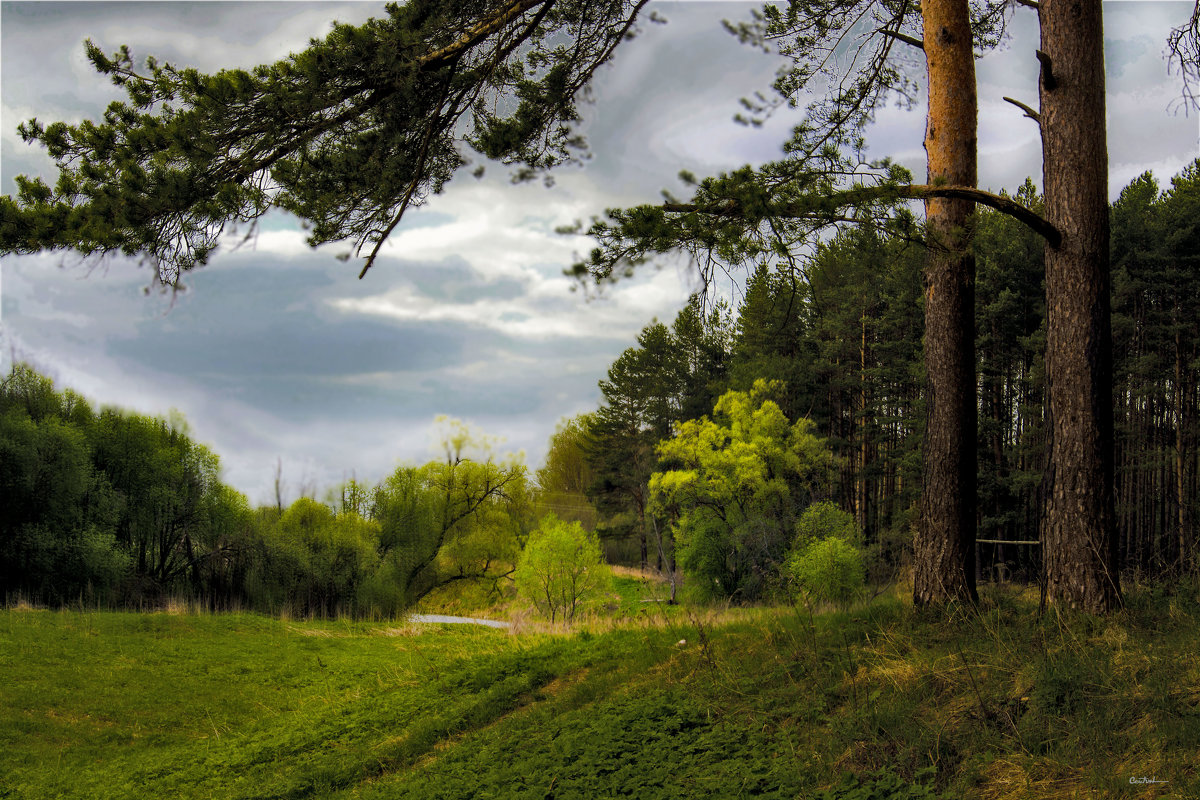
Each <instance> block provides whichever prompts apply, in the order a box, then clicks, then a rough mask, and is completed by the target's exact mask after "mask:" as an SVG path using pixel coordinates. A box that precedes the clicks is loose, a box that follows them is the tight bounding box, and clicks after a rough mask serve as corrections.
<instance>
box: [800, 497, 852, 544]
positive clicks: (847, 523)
mask: <svg viewBox="0 0 1200 800" xmlns="http://www.w3.org/2000/svg"><path fill="white" fill-rule="evenodd" d="M830 537H837V538H838V539H841V540H842V541H843V542H849V543H851V544H857V543H858V540H859V538H860V537H859V532H858V526H857V525H856V524H855V522H854V517H853V516H852V515H851V514H849V513H847V512H845V511H843V510H842V509H840V508H838V507H837V504H836V503H831V502H829V501H828V500H822V501H820V502H819V503H813V504H812V505H810V506H809V507H808V508H806V509H804V513H803V514H801V515H800V519H799V521H798V522H797V523H796V543H797V544H800V545H803V546H804V547H807V546H808V545H809V544H811V543H813V542H816V541H820V540H821V539H828V538H830Z"/></svg>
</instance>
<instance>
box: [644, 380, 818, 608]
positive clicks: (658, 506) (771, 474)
mask: <svg viewBox="0 0 1200 800" xmlns="http://www.w3.org/2000/svg"><path fill="white" fill-rule="evenodd" d="M779 389H780V385H779V383H778V382H777V381H770V382H769V381H765V380H758V381H755V383H754V388H753V389H752V390H751V391H750V392H736V391H731V392H727V393H726V394H724V395H722V397H721V398H720V399H719V400H718V401H717V403H716V406H715V408H714V409H713V418H712V419H709V418H707V417H704V418H702V419H698V420H692V421H688V422H684V423H683V424H682V425H680V426H679V430H678V432H677V433H676V434H675V436H674V437H673V438H671V439H668V440H665V441H663V442H660V443H659V445H658V452H659V455H660V456H661V457H662V459H663V460H664V461H665V462H666V463H668V464H670V465H671V469H669V470H666V471H664V472H656V473H655V474H654V475H652V476H651V477H650V484H649V486H650V506H651V510H652V511H653V512H655V513H660V514H664V515H666V516H668V517H670V518H672V519H673V520H674V525H673V531H674V534H675V539H676V542H677V546H678V548H679V553H680V561H681V563H682V565H683V567H684V569H685V570H687V571H688V572H689V573H691V574H692V575H693V576H695V577H696V578H698V579H699V581H698V583H699V584H700V585H702V586H705V587H711V588H713V589H714V590H715V593H716V594H718V595H726V596H733V595H737V596H740V597H742V598H747V599H749V598H753V597H756V596H758V595H760V594H761V593H762V591H763V589H764V588H765V579H766V578H767V577H768V576H770V575H771V574H773V573H774V572H775V570H776V569H777V566H778V564H779V562H780V561H781V560H782V559H783V555H784V551H785V550H786V549H787V546H788V544H789V542H790V539H791V536H792V529H793V526H794V522H795V515H796V511H797V509H798V508H803V507H805V506H806V505H807V504H808V502H809V501H810V500H811V499H812V496H813V494H814V493H817V492H819V491H820V490H821V488H822V487H823V486H825V485H826V484H827V482H828V480H829V478H830V473H831V470H832V467H833V456H832V454H831V453H830V451H829V448H828V447H827V446H826V444H825V441H824V440H823V439H820V438H819V437H817V436H816V435H814V434H813V432H812V431H813V424H812V422H811V421H810V420H807V419H801V420H797V421H796V422H794V423H789V422H788V420H787V418H786V417H785V416H784V415H783V412H782V411H781V410H780V409H779V406H778V405H777V404H776V403H775V401H774V400H771V399H770V397H771V394H772V393H773V392H775V391H777V390H779Z"/></svg>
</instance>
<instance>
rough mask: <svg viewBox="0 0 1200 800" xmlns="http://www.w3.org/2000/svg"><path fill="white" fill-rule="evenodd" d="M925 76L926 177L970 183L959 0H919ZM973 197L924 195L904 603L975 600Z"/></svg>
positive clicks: (969, 83)
mask: <svg viewBox="0 0 1200 800" xmlns="http://www.w3.org/2000/svg"><path fill="white" fill-rule="evenodd" d="M921 13H922V21H923V23H924V45H925V60H926V65H927V71H928V82H929V118H928V121H927V123H926V128H925V151H926V154H927V156H928V159H929V183H931V184H935V183H946V184H950V185H955V186H975V183H976V179H977V176H976V153H975V150H976V126H977V109H976V102H977V101H976V95H975V56H974V52H973V48H972V39H971V26H970V19H969V12H968V6H967V2H966V0H926V2H924V3H922V5H921ZM973 212H974V204H973V203H971V202H970V201H964V200H942V199H933V200H927V201H926V202H925V216H926V219H927V220H928V223H929V228H930V238H931V242H930V248H929V256H928V262H927V264H926V268H925V370H926V379H927V383H926V387H927V388H926V394H927V396H926V413H927V420H926V427H925V441H924V445H923V460H922V485H921V517H920V522H919V524H918V526H917V532H916V537H915V539H914V542H913V550H914V555H913V603H914V604H915V605H917V606H925V605H931V604H940V603H945V602H947V601H950V600H967V601H972V602H973V601H974V600H975V599H976V593H975V573H974V568H973V567H974V560H975V525H976V522H975V508H976V497H975V484H976V469H977V467H976V448H977V444H976V425H977V422H976V411H975V258H974V256H973V255H972V254H971V252H970V239H969V231H968V228H969V225H970V222H971V220H970V218H971V215H972V213H973Z"/></svg>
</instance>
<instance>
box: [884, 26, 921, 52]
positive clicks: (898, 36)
mask: <svg viewBox="0 0 1200 800" xmlns="http://www.w3.org/2000/svg"><path fill="white" fill-rule="evenodd" d="M879 32H880V33H882V34H883V35H884V36H890V37H892V38H893V39H895V40H896V41H898V42H904V43H905V44H908V45H912V46H913V47H915V48H917V49H918V50H924V49H925V43H924V42H922V41H921V40H920V39H918V38H916V37H915V36H909V35H908V34H907V33H901V32H900V31H894V30H892V29H891V28H880V29H879Z"/></svg>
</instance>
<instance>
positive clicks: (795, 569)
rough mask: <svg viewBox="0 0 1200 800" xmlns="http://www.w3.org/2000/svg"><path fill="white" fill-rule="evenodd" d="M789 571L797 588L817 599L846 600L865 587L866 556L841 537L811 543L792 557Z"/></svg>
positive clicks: (843, 601) (842, 601)
mask: <svg viewBox="0 0 1200 800" xmlns="http://www.w3.org/2000/svg"><path fill="white" fill-rule="evenodd" d="M786 571H787V575H788V578H790V579H791V583H792V586H793V587H794V589H795V590H797V591H799V592H802V593H803V594H805V595H807V596H808V597H810V598H812V599H814V600H831V601H834V602H839V603H845V602H848V601H849V600H852V599H853V598H854V596H855V595H856V594H857V593H858V592H859V590H860V589H862V586H863V563H862V555H861V554H860V553H859V552H858V550H856V549H855V548H854V547H853V546H852V545H850V544H847V543H846V542H845V541H843V540H842V539H840V538H839V537H837V536H830V537H829V538H828V539H818V540H817V541H814V542H811V543H809V544H808V546H807V547H805V548H804V549H803V550H801V551H798V552H797V553H795V554H794V555H793V556H792V558H790V559H789V560H788V562H787V566H786Z"/></svg>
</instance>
